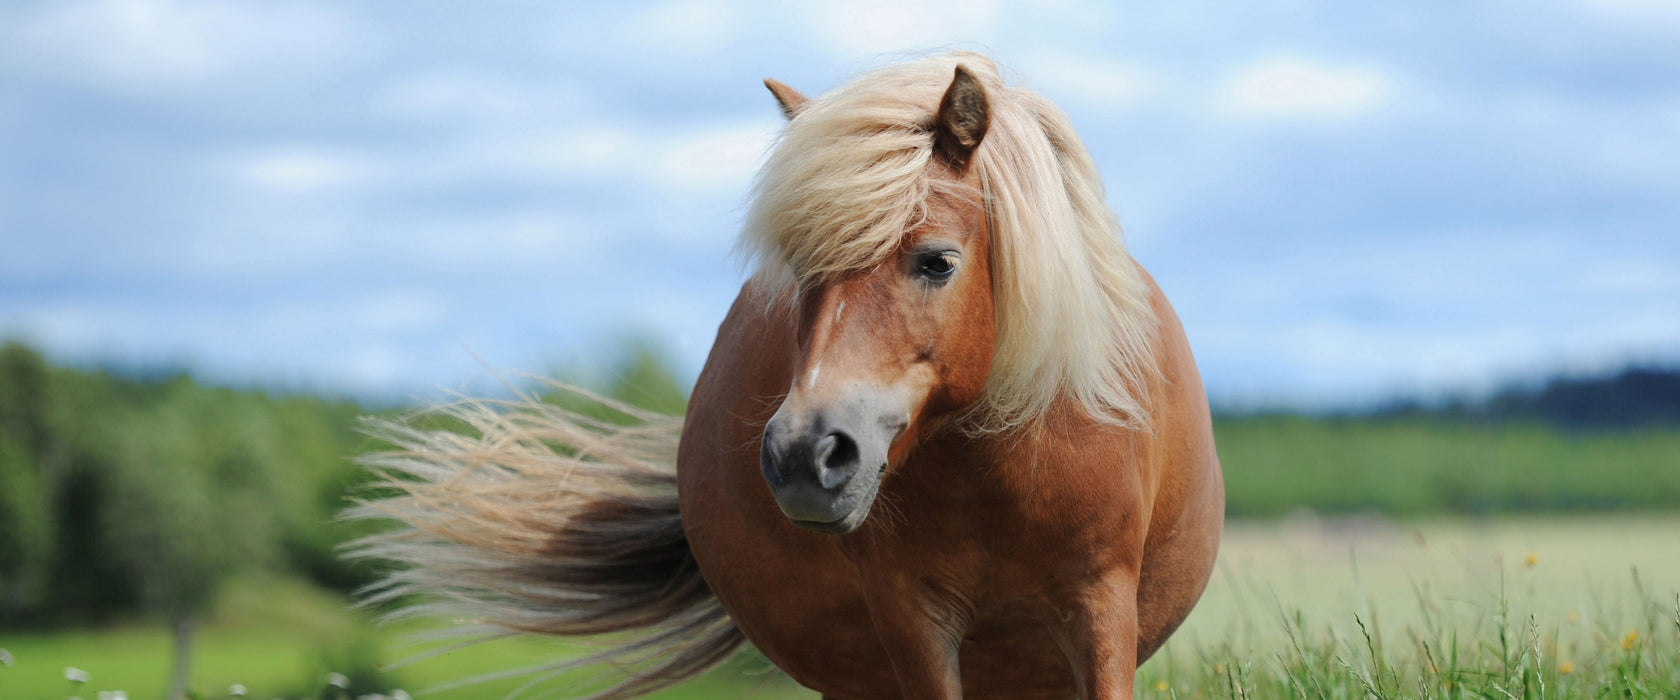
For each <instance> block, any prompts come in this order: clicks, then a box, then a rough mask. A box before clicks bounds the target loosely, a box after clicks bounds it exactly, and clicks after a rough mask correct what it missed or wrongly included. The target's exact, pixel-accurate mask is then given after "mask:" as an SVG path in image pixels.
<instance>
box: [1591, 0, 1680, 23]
mask: <svg viewBox="0 0 1680 700" xmlns="http://www.w3.org/2000/svg"><path fill="white" fill-rule="evenodd" d="M1581 6H1582V7H1584V8H1586V9H1587V10H1588V11H1590V12H1594V13H1597V14H1600V15H1604V16H1608V17H1612V18H1615V19H1619V20H1624V21H1628V22H1656V23H1660V24H1668V25H1674V26H1680V3H1676V2H1674V0H1581Z"/></svg>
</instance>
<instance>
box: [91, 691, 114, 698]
mask: <svg viewBox="0 0 1680 700" xmlns="http://www.w3.org/2000/svg"><path fill="white" fill-rule="evenodd" d="M94 697H97V698H99V700H111V691H109V690H101V691H99V693H98V694H97V695H95V696H94Z"/></svg>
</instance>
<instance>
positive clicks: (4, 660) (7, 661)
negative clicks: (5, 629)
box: [0, 649, 14, 668]
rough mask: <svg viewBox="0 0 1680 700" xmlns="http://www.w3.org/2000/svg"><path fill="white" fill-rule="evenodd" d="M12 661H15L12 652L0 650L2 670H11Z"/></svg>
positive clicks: (0, 666)
mask: <svg viewBox="0 0 1680 700" xmlns="http://www.w3.org/2000/svg"><path fill="white" fill-rule="evenodd" d="M12 661H14V659H13V658H12V652H9V651H6V650H5V649H0V668H11V667H12Z"/></svg>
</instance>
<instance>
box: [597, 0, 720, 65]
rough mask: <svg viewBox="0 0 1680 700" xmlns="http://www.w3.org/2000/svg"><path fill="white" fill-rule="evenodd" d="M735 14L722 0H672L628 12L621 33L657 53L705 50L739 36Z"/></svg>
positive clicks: (685, 52)
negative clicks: (626, 20)
mask: <svg viewBox="0 0 1680 700" xmlns="http://www.w3.org/2000/svg"><path fill="white" fill-rule="evenodd" d="M739 14H740V13H739V12H738V11H737V9H736V8H735V6H734V5H733V4H732V3H729V2H724V1H722V0H672V2H667V3H664V4H662V5H659V6H657V7H651V8H647V9H645V10H643V11H641V12H638V13H636V14H635V15H633V16H631V17H630V19H629V21H628V22H626V24H625V26H624V34H625V36H626V37H627V38H629V39H630V40H631V41H632V42H633V43H635V44H636V45H638V46H639V47H641V48H643V49H645V50H649V51H653V52H655V53H659V54H678V55H683V54H686V55H691V56H692V55H699V54H705V53H710V52H714V51H718V50H720V49H723V48H725V47H727V46H728V45H729V44H730V42H732V41H733V40H735V39H736V38H737V37H738V36H739V32H740V17H739Z"/></svg>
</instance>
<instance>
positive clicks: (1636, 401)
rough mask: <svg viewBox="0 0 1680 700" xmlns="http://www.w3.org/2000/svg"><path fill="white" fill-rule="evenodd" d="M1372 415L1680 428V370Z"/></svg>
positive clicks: (1636, 370)
mask: <svg viewBox="0 0 1680 700" xmlns="http://www.w3.org/2000/svg"><path fill="white" fill-rule="evenodd" d="M1372 415H1373V416H1375V417H1433V418H1439V419H1444V420H1459V421H1467V422H1479V423H1515V422H1537V423H1545V424H1547V425H1551V426H1553V427H1557V428H1562V429H1565V430H1572V431H1573V430H1606V429H1609V430H1616V429H1633V428H1643V427H1660V426H1680V370H1675V369H1667V368H1661V367H1628V368H1625V369H1623V370H1621V371H1619V372H1616V373H1614V374H1610V375H1606V376H1596V377H1555V378H1552V379H1551V380H1549V381H1547V382H1545V383H1544V384H1541V385H1539V386H1538V387H1520V386H1516V387H1509V388H1506V389H1505V390H1503V391H1500V392H1498V393H1497V394H1495V395H1493V396H1492V397H1490V398H1487V399H1482V400H1468V399H1458V400H1453V401H1450V402H1448V403H1446V404H1445V405H1443V406H1440V407H1435V408H1431V407H1427V406H1424V405H1423V404H1421V403H1419V402H1416V401H1408V402H1400V403H1396V404H1393V405H1390V406H1387V407H1384V408H1382V409H1379V410H1377V411H1374V412H1372Z"/></svg>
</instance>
